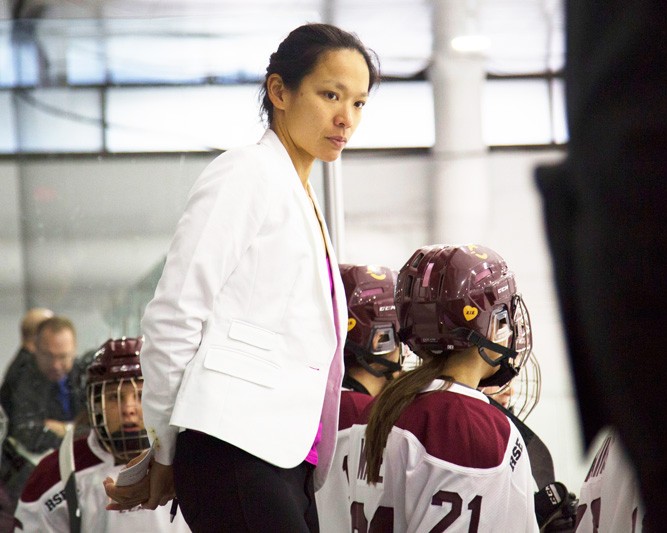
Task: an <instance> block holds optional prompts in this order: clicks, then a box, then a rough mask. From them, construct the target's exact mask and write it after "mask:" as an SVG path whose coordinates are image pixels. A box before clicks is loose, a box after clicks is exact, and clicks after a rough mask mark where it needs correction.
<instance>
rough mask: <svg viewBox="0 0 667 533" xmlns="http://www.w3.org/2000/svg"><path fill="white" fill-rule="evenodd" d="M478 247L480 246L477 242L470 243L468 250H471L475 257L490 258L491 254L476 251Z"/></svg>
mask: <svg viewBox="0 0 667 533" xmlns="http://www.w3.org/2000/svg"><path fill="white" fill-rule="evenodd" d="M477 248H478V246H477V245H476V244H469V245H468V250H470V251H471V252H472V254H473V255H474V256H475V257H478V258H479V259H488V258H489V254H487V253H486V252H482V253H481V254H478V253H475V250H477Z"/></svg>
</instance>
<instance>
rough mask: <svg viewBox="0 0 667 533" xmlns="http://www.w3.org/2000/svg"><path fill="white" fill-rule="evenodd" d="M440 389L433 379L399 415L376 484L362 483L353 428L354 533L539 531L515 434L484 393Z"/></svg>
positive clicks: (361, 430) (360, 428)
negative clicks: (379, 478)
mask: <svg viewBox="0 0 667 533" xmlns="http://www.w3.org/2000/svg"><path fill="white" fill-rule="evenodd" d="M442 386H443V381H442V380H439V379H437V380H434V381H433V383H431V385H430V386H428V387H427V388H426V389H424V390H423V391H422V393H420V394H419V395H418V396H417V397H416V398H415V399H414V401H413V402H412V403H411V404H410V405H409V406H408V407H406V408H405V410H404V411H403V412H402V413H401V416H400V417H399V418H398V420H397V421H396V423H395V424H394V427H393V428H392V430H391V432H390V434H389V437H388V440H387V446H386V448H385V451H384V455H383V464H382V467H381V469H380V476H381V481H380V482H379V483H377V484H375V485H369V484H368V483H367V481H366V478H367V475H366V462H365V460H364V442H365V430H366V426H365V425H355V426H353V427H352V431H351V434H350V445H349V459H348V465H349V471H350V496H351V498H352V531H358V532H359V533H370V532H383V533H386V532H394V533H399V532H400V533H403V532H408V533H427V532H442V531H447V533H451V532H462V533H463V532H465V533H476V532H484V533H485V532H502V533H506V532H512V533H521V532H526V533H534V532H537V531H538V526H537V520H536V518H535V504H534V484H533V478H532V475H531V470H530V460H529V458H528V452H527V451H526V449H525V445H524V441H523V438H522V437H521V434H520V433H519V431H518V429H517V428H516V426H514V424H513V423H512V422H511V421H510V420H509V419H508V418H507V417H506V416H505V415H504V414H503V413H502V412H500V411H499V410H498V409H496V408H495V407H493V406H491V405H490V404H489V402H488V399H487V398H486V396H484V394H483V393H481V392H479V391H477V390H474V389H471V388H469V387H466V386H464V385H460V384H457V383H454V384H453V385H452V386H451V387H450V388H449V389H448V390H446V391H442V390H438V389H441V388H442ZM367 411H368V409H367ZM367 411H366V412H365V413H364V414H365V415H367ZM362 418H363V417H362Z"/></svg>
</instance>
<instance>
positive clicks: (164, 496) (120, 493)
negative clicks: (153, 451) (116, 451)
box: [103, 451, 176, 511]
mask: <svg viewBox="0 0 667 533" xmlns="http://www.w3.org/2000/svg"><path fill="white" fill-rule="evenodd" d="M147 453H148V451H145V452H143V453H142V454H141V455H139V456H137V457H135V458H134V459H132V460H131V461H130V462H129V463H128V464H127V466H128V467H129V466H132V465H134V464H136V463H138V462H139V461H140V460H141V459H142V458H143V457H144V456H145V455H146V454H147ZM103 483H104V491H105V492H106V494H107V496H108V497H109V498H110V499H111V502H110V503H109V504H108V505H107V506H106V509H107V510H108V511H122V510H126V509H132V508H134V507H136V506H137V505H141V507H142V508H144V509H156V508H157V507H158V505H166V504H167V503H169V501H170V500H172V499H173V498H174V497H175V496H176V492H175V490H174V471H173V468H172V466H171V465H163V464H161V463H157V462H155V460H151V462H150V467H149V468H148V471H147V473H146V476H145V477H144V478H143V479H142V480H141V481H139V482H138V483H135V484H134V485H127V486H122V487H118V486H116V482H115V481H114V480H113V479H111V478H110V477H108V478H106V479H105V480H104V482H103Z"/></svg>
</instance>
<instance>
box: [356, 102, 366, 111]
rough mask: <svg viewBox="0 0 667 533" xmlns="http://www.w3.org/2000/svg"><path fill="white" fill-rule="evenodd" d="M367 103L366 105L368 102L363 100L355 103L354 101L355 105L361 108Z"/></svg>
mask: <svg viewBox="0 0 667 533" xmlns="http://www.w3.org/2000/svg"><path fill="white" fill-rule="evenodd" d="M365 105H366V102H362V101H359V102H355V103H354V106H355V107H358V108H359V109H361V108H362V107H364V106H365Z"/></svg>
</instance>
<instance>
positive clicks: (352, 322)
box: [347, 318, 357, 331]
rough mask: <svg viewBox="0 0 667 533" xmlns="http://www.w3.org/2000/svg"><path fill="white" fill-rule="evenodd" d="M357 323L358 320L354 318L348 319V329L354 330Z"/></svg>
mask: <svg viewBox="0 0 667 533" xmlns="http://www.w3.org/2000/svg"><path fill="white" fill-rule="evenodd" d="M356 325H357V321H356V320H355V319H354V318H348V319H347V331H352V330H353V329H354V326H356Z"/></svg>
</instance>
